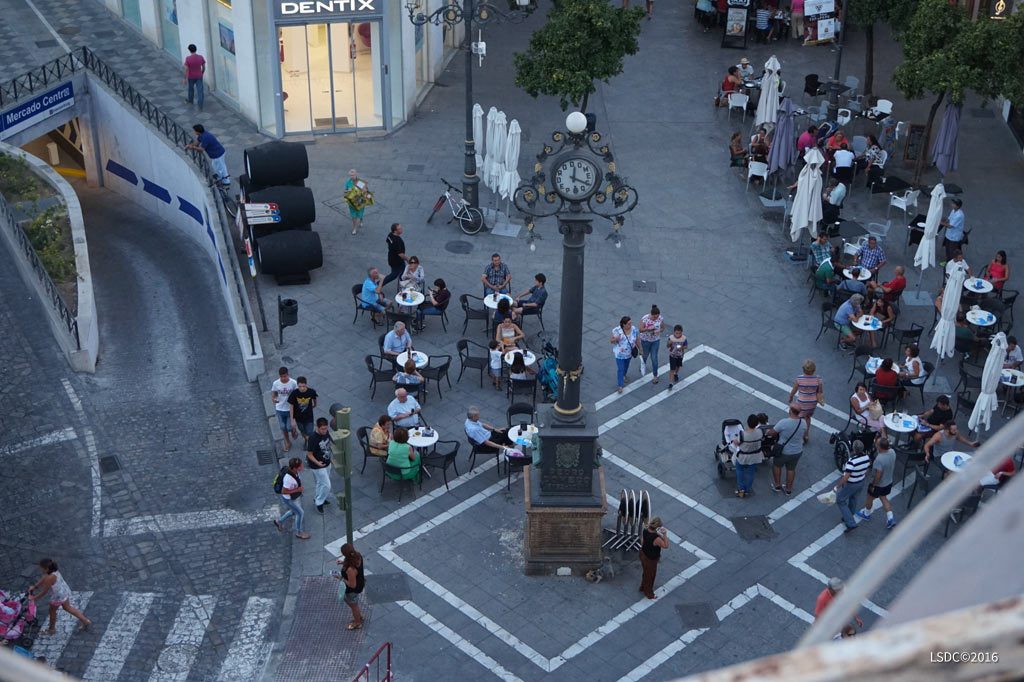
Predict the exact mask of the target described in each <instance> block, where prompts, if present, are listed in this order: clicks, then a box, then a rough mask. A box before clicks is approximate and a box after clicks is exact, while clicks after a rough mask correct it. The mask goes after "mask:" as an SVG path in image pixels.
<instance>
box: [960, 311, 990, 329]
mask: <svg viewBox="0 0 1024 682" xmlns="http://www.w3.org/2000/svg"><path fill="white" fill-rule="evenodd" d="M967 321H968V322H970V323H971V324H973V325H974V326H975V327H991V326H992V325H994V324H995V323H996V316H995V315H993V314H992V313H990V312H989V311H987V310H968V311H967Z"/></svg>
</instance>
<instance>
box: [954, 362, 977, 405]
mask: <svg viewBox="0 0 1024 682" xmlns="http://www.w3.org/2000/svg"><path fill="white" fill-rule="evenodd" d="M957 371H958V372H959V374H960V380H959V381H957V382H956V386H954V387H953V393H956V394H957V395H959V394H960V389H961V388H963V389H965V390H975V391H978V392H979V393H980V392H981V370H980V369H979V368H977V367H975V366H974V365H970V364H968V363H966V362H964V361H963V359H961V361H960V366H959V367H958V368H957ZM972 409H973V405H972Z"/></svg>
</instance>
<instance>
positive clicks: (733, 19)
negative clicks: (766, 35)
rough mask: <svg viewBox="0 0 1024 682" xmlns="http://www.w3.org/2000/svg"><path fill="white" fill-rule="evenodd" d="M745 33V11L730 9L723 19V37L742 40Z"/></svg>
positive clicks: (735, 8)
mask: <svg viewBox="0 0 1024 682" xmlns="http://www.w3.org/2000/svg"><path fill="white" fill-rule="evenodd" d="M746 33H747V10H746V9H741V8H737V7H730V8H729V13H728V15H726V19H725V35H726V36H728V37H730V38H742V37H743V36H744V35H746Z"/></svg>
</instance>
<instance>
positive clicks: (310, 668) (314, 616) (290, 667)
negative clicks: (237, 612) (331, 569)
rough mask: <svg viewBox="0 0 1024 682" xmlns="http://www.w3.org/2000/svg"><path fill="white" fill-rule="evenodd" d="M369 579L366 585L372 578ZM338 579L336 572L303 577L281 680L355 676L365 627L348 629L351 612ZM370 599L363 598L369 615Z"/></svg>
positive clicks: (303, 681) (322, 680) (309, 681)
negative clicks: (341, 592)
mask: <svg viewBox="0 0 1024 682" xmlns="http://www.w3.org/2000/svg"><path fill="white" fill-rule="evenodd" d="M375 578H376V576H373V577H372V578H370V580H367V587H369V583H370V581H371V580H374V579H375ZM338 585H339V583H338V580H337V579H336V578H334V577H333V576H313V577H307V578H303V579H302V586H301V587H300V588H299V597H298V601H297V603H296V607H295V617H294V620H293V621H292V629H291V632H289V633H288V640H287V641H286V642H285V647H284V654H283V655H282V657H281V662H280V663H279V664H278V667H277V676H276V678H275V679H277V680H279V681H280V682H292V681H294V682H328V681H330V682H334V681H335V680H344V679H349V680H350V679H352V678H353V677H354V676H355V672H356V671H355V670H354V668H355V666H356V653H357V652H358V651H360V650H361V648H362V643H363V633H364V632H366V630H365V629H362V630H347V629H346V628H345V626H346V625H347V624H348V623H349V621H350V620H351V618H352V616H351V612H350V611H349V609H348V607H347V606H345V604H343V603H342V602H341V600H339V599H338ZM367 601H368V600H367V599H366V598H365V596H364V598H363V599H361V600H360V603H359V606H360V608H361V610H362V612H363V618H364V619H366V620H369V619H370V611H371V608H370V606H369V604H368V603H367Z"/></svg>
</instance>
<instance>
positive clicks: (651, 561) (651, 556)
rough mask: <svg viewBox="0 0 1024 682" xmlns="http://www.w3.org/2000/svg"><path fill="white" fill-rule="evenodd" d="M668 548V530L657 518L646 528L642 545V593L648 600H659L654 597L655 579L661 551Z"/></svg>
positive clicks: (648, 523)
mask: <svg viewBox="0 0 1024 682" xmlns="http://www.w3.org/2000/svg"><path fill="white" fill-rule="evenodd" d="M667 548H668V529H667V528H665V527H664V526H663V525H661V518H660V517H657V516H655V517H654V518H653V519H651V520H650V521H648V522H647V527H646V528H644V532H643V542H642V544H641V545H640V568H641V569H642V571H643V576H642V577H641V578H640V591H641V592H643V593H644V596H645V597H647V598H648V599H657V597H656V596H655V595H654V579H655V578H657V577H658V561H659V560H660V559H661V550H663V549H667Z"/></svg>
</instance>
